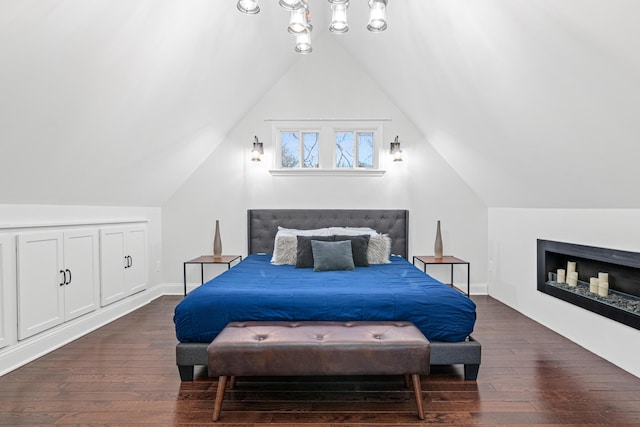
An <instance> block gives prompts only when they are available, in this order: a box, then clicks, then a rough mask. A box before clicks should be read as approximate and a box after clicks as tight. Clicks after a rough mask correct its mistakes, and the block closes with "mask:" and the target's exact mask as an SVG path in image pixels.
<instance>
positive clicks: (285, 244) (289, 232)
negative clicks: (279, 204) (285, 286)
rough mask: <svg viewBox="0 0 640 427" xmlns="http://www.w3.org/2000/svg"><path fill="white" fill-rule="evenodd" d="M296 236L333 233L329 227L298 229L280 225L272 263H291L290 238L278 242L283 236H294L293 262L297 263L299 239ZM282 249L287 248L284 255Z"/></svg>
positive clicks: (329, 234)
mask: <svg viewBox="0 0 640 427" xmlns="http://www.w3.org/2000/svg"><path fill="white" fill-rule="evenodd" d="M296 236H331V233H330V232H329V229H328V228H316V229H314V230H298V229H295V228H284V227H280V226H278V232H277V233H276V237H275V239H274V243H273V254H272V255H271V263H272V264H277V265H280V264H290V262H289V261H290V259H291V258H290V253H289V250H291V249H290V242H291V240H290V239H287V240H284V241H281V242H280V244H278V241H279V240H280V239H281V238H282V237H293V256H294V258H293V264H294V265H295V263H296V251H297V244H298V240H297V238H296ZM281 249H285V250H286V251H287V253H286V254H284V255H282V254H281V253H280V250H281Z"/></svg>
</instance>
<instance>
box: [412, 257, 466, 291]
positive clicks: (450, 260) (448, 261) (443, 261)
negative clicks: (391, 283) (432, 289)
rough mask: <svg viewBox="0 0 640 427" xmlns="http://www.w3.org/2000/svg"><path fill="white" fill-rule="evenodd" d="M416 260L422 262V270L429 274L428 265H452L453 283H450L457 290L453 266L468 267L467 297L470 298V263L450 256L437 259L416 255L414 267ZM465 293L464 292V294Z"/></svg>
mask: <svg viewBox="0 0 640 427" xmlns="http://www.w3.org/2000/svg"><path fill="white" fill-rule="evenodd" d="M416 260H418V261H420V262H421V263H422V270H423V271H424V272H425V273H426V272H427V265H429V264H436V265H437V264H440V265H450V266H451V281H450V282H449V286H451V287H452V288H454V289H457V288H455V287H454V286H453V266H454V265H458V264H462V265H465V264H466V266H467V292H466V295H467V297H468V296H469V291H470V287H471V282H470V280H471V266H470V264H469V262H468V261H465V260H462V259H460V258H456V257H454V256H450V255H445V256H443V257H442V258H436V257H434V256H427V255H416V256H414V257H413V265H416ZM463 293H464V292H463Z"/></svg>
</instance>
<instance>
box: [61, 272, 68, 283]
mask: <svg viewBox="0 0 640 427" xmlns="http://www.w3.org/2000/svg"><path fill="white" fill-rule="evenodd" d="M67 271H68V270H67ZM60 274H62V283H60V286H64V285H66V284H67V273H65V271H64V270H60Z"/></svg>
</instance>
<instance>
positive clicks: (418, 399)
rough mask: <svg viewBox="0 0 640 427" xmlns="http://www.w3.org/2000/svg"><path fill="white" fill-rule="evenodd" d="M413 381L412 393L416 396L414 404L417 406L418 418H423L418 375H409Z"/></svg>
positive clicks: (420, 386)
mask: <svg viewBox="0 0 640 427" xmlns="http://www.w3.org/2000/svg"><path fill="white" fill-rule="evenodd" d="M411 380H412V381H413V393H414V394H415V396H416V406H417V407H418V418H420V419H421V420H424V409H423V408H422V385H420V375H418V374H413V375H411Z"/></svg>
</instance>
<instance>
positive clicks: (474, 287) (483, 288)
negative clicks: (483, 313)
mask: <svg viewBox="0 0 640 427" xmlns="http://www.w3.org/2000/svg"><path fill="white" fill-rule="evenodd" d="M471 295H489V286H488V285H487V284H486V283H472V284H471Z"/></svg>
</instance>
